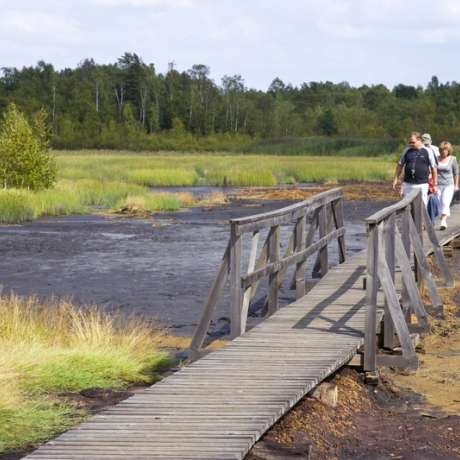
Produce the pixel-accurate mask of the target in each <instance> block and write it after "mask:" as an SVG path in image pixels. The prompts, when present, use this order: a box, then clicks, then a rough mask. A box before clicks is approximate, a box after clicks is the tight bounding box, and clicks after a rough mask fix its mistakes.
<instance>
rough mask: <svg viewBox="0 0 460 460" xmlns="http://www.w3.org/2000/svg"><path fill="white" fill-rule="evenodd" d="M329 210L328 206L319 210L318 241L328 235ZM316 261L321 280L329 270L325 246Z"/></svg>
mask: <svg viewBox="0 0 460 460" xmlns="http://www.w3.org/2000/svg"><path fill="white" fill-rule="evenodd" d="M328 211H329V208H328V206H322V207H321V208H320V210H319V214H318V228H319V238H320V240H321V239H322V238H324V237H326V236H327V234H328V230H329V228H328V225H329V222H330V216H329V212H328ZM318 261H319V271H320V276H321V278H322V277H323V276H325V275H326V273H327V271H328V269H329V259H328V251H327V245H324V246H322V247H321V249H320V250H319V253H318Z"/></svg>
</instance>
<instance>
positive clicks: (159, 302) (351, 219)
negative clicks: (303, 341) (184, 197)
mask: <svg viewBox="0 0 460 460" xmlns="http://www.w3.org/2000/svg"><path fill="white" fill-rule="evenodd" d="M289 204H292V201H282V200H268V201H260V200H256V201H255V200H250V199H249V200H248V199H245V200H237V199H236V200H233V201H231V202H230V203H228V204H226V205H222V206H218V207H209V208H190V209H186V210H184V211H180V212H175V213H163V214H155V216H154V217H152V218H151V219H134V218H126V217H117V216H114V215H113V216H103V215H90V216H70V217H60V218H46V219H40V220H37V221H34V222H31V223H27V224H24V225H14V226H0V254H1V259H0V260H1V263H0V285H2V286H3V292H4V293H8V292H10V291H14V292H15V293H17V294H20V295H34V294H35V295H38V296H40V297H43V298H46V297H50V296H59V297H61V296H64V297H71V298H73V300H74V302H76V303H77V304H82V305H83V304H97V305H100V306H102V307H103V308H105V309H108V310H116V311H120V312H122V313H125V314H141V315H143V316H145V317H146V318H149V319H152V320H156V321H158V322H159V323H160V324H161V325H164V326H167V327H168V328H171V333H173V334H180V335H190V334H191V333H192V332H193V328H194V325H195V324H196V322H197V320H198V317H199V314H200V312H201V309H202V305H203V302H204V300H205V298H206V295H207V292H208V290H209V287H210V285H211V283H212V280H213V277H214V276H215V274H216V270H217V268H218V266H219V262H220V259H221V257H222V255H223V253H224V250H225V247H226V245H227V241H228V237H229V226H228V219H230V218H234V217H242V216H247V215H251V214H256V213H260V212H266V211H270V210H273V209H277V208H281V207H283V206H286V205H289ZM387 204H388V202H384V201H382V202H371V201H348V202H345V205H344V214H345V219H346V231H347V236H346V239H347V242H348V247H347V250H348V252H349V253H353V252H356V251H358V250H360V249H362V248H363V247H364V241H365V227H364V222H363V219H364V218H365V217H366V216H368V215H370V214H372V213H373V212H375V211H376V210H378V209H380V208H381V207H383V206H385V205H387ZM287 238H288V229H283V230H282V244H283V245H284V246H286V243H287ZM247 243H248V242H247ZM330 248H331V257H330V263H331V264H333V263H335V255H336V252H337V248H336V244H331V245H330ZM334 254H335V255H334ZM263 288H264V287H263V286H261V289H262V291H261V292H262V294H263ZM292 298H293V292H292V291H290V290H288V289H284V290H283V291H282V293H281V303H284V304H286V303H289V301H291V300H292ZM227 305H228V298H227V297H226V296H225V295H224V296H223V298H222V300H221V302H220V304H219V307H218V314H217V318H221V320H220V321H218V322H216V323H214V325H213V327H214V329H216V330H218V331H223V332H225V326H226V321H227V320H226V317H227V316H228V313H227Z"/></svg>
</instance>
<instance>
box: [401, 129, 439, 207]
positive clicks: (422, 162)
mask: <svg viewBox="0 0 460 460" xmlns="http://www.w3.org/2000/svg"><path fill="white" fill-rule="evenodd" d="M403 170H404V179H403V183H402V194H403V195H404V196H405V195H407V194H408V193H410V192H411V191H412V190H421V191H422V198H423V202H424V203H425V205H426V204H427V203H428V178H429V177H430V173H431V176H432V179H433V191H434V192H436V191H437V187H438V175H437V170H436V160H435V158H434V154H433V153H432V152H431V151H429V150H428V149H427V148H426V147H425V146H424V145H423V143H422V136H421V134H420V133H419V132H417V131H413V132H412V133H410V136H409V148H407V149H406V150H405V151H404V152H403V154H402V155H401V158H400V159H399V161H398V164H397V165H396V170H395V175H394V179H393V190H396V187H397V186H398V184H399V177H400V176H401V173H402V171H403Z"/></svg>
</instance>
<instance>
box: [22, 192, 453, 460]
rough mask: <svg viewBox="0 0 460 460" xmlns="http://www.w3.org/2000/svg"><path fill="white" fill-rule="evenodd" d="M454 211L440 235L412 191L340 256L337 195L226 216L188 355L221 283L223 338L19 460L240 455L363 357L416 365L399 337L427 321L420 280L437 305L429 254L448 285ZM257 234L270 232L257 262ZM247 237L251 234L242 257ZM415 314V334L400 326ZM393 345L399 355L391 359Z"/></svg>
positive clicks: (405, 338) (365, 361)
mask: <svg viewBox="0 0 460 460" xmlns="http://www.w3.org/2000/svg"><path fill="white" fill-rule="evenodd" d="M452 214H453V216H452V217H451V219H450V227H449V230H448V231H447V232H443V233H442V234H437V233H436V232H435V231H434V230H433V229H432V227H431V224H430V223H429V221H428V217H427V215H426V211H425V208H424V206H423V205H422V202H421V196H420V195H417V194H413V195H411V196H409V197H407V198H405V199H403V200H401V201H400V202H399V203H397V204H395V205H394V206H391V207H389V208H386V209H385V210H382V211H381V212H379V213H377V214H375V215H374V216H371V217H370V218H368V219H367V227H368V249H367V251H366V250H365V251H362V252H360V253H358V254H357V255H355V256H353V257H351V258H349V259H348V260H346V250H345V238H344V234H345V229H344V227H343V209H342V194H341V191H340V189H334V190H331V191H329V192H325V193H321V194H319V195H317V196H315V197H312V198H310V199H308V200H306V201H303V202H301V203H297V204H294V205H292V206H289V207H287V208H283V209H281V210H278V211H275V212H272V213H268V214H261V215H258V216H252V217H249V218H244V219H235V220H232V221H231V235H230V241H229V244H228V247H227V249H226V251H225V254H224V257H223V259H222V263H221V266H220V269H219V271H218V274H217V277H216V279H215V281H214V283H213V285H212V288H211V290H210V293H209V296H208V298H207V301H206V304H205V308H204V311H203V315H202V318H201V320H200V323H199V325H198V327H197V330H196V332H195V335H194V337H193V341H192V348H193V351H194V353H195V355H196V356H199V355H200V354H201V352H202V346H203V343H204V341H205V338H206V332H207V330H208V328H209V324H210V322H211V319H212V317H213V313H214V308H215V306H216V303H217V300H218V298H219V294H220V292H221V291H222V289H223V288H224V286H225V282H226V280H227V279H229V281H230V291H231V315H230V316H231V321H232V323H231V324H232V330H231V334H232V336H233V338H234V339H233V341H232V342H231V343H230V344H229V345H228V346H226V347H225V348H223V349H219V350H217V351H214V352H212V353H209V354H206V355H205V356H203V357H201V358H200V359H197V360H196V361H194V362H193V363H191V364H190V365H188V366H186V367H184V368H182V369H181V370H180V371H178V372H177V373H175V374H173V375H171V376H170V377H167V378H165V379H164V380H162V381H161V382H159V383H157V384H155V385H153V386H152V387H150V388H148V389H146V390H144V391H143V392H142V393H140V394H136V395H135V396H132V397H131V398H129V399H127V400H125V401H123V402H121V403H120V404H118V405H116V406H115V407H112V408H110V409H108V410H106V411H104V412H103V413H101V414H99V415H96V416H93V417H92V418H91V419H89V420H88V421H87V422H85V423H82V424H81V425H79V426H77V427H76V428H74V429H72V430H70V431H68V432H66V433H64V434H62V435H61V436H59V437H58V438H57V439H55V440H53V441H50V442H48V443H47V444H45V445H44V446H42V447H40V448H39V449H38V450H36V451H35V452H33V453H32V454H31V455H29V456H28V457H27V458H30V459H42V460H43V459H50V460H51V459H62V460H67V459H68V460H71V459H75V460H76V459H86V460H87V459H94V460H96V459H101V460H103V459H121V458H123V459H138V460H144V459H145V460H147V459H155V458H161V459H177V460H187V459H200V460H206V459H209V460H217V459H222V460H223V459H243V458H244V457H245V456H246V454H247V453H248V452H249V450H250V449H251V447H252V446H253V445H254V443H255V442H256V441H257V440H258V439H259V438H260V437H261V436H262V435H263V434H264V433H265V431H266V430H268V429H269V428H270V427H271V426H272V425H273V424H274V423H275V422H276V421H277V420H278V419H279V418H280V417H282V416H283V415H284V414H285V413H286V412H287V411H288V410H289V409H290V408H291V407H292V406H293V405H295V404H296V403H297V402H298V401H299V400H300V399H301V398H302V397H303V396H304V395H306V394H307V393H308V392H310V391H311V390H312V389H313V388H314V387H315V386H316V385H317V384H318V383H320V382H321V381H322V380H323V379H325V378H326V377H327V376H329V375H331V374H332V373H334V372H335V371H336V370H337V369H339V368H340V367H341V366H343V365H345V364H347V363H348V362H349V361H350V360H351V359H352V358H353V357H355V356H361V357H362V365H363V367H364V370H365V371H367V372H370V373H372V372H375V371H376V368H377V365H378V364H380V363H382V364H391V365H395V366H415V365H416V363H417V358H416V355H415V351H414V346H413V344H412V341H411V339H410V332H411V329H414V328H418V329H423V328H424V327H426V324H427V312H426V311H425V307H424V305H423V303H422V301H421V298H420V294H419V287H420V284H421V283H423V284H424V285H425V286H426V287H427V288H428V291H429V293H430V296H431V299H432V303H433V307H432V308H433V311H438V312H439V311H440V309H442V306H441V302H440V298H439V296H438V293H437V289H436V285H435V283H434V281H433V277H432V275H431V272H430V270H429V267H428V264H427V262H426V258H425V256H426V255H427V254H429V253H433V254H434V256H435V258H436V261H437V263H438V265H439V267H440V269H441V272H442V274H443V277H444V283H445V284H447V285H452V277H451V275H450V273H449V270H448V268H447V265H446V262H445V260H444V256H443V251H442V249H441V246H442V245H443V244H445V243H447V242H449V241H451V240H452V239H453V238H455V237H456V236H458V235H460V205H456V206H455V207H454V209H453V213H452ZM281 225H283V226H284V227H283V233H286V232H285V231H284V230H285V229H286V226H287V228H288V227H289V225H291V226H293V228H292V230H293V231H292V234H291V236H290V238H289V240H288V242H287V244H286V251H285V253H284V254H283V256H281V253H280V235H281V231H280V226H281ZM423 228H425V231H426V236H425V237H423V236H424V233H425V232H424V231H423ZM264 230H265V231H267V232H268V235H267V237H266V240H265V243H264V244H263V245H262V247H261V250H260V254H258V252H259V251H258V242H259V236H260V234H261V232H263V231H264ZM316 233H318V235H316ZM244 235H249V236H250V248H251V249H250V252H249V256H248V257H246V258H245V257H243V255H244V254H243V252H244V243H245V242H244V241H243V240H244ZM438 238H440V242H439V241H438ZM333 240H337V242H338V262H339V264H338V265H336V266H335V267H333V268H329V265H330V260H328V259H329V257H330V254H329V253H328V245H329V244H330V243H331V242H332V241H333ZM315 254H317V257H316V262H315V264H314V270H315V272H317V273H318V274H320V275H321V280H320V281H319V282H318V283H317V284H316V285H315V286H314V287H313V289H311V290H310V291H309V292H308V293H307V294H306V295H305V271H306V266H307V259H308V258H309V257H311V256H313V255H315ZM242 260H244V261H247V262H248V271H244V272H243V269H242ZM290 267H292V269H293V271H294V274H293V283H292V287H293V288H295V290H296V296H297V300H296V301H295V302H293V303H292V304H290V305H289V306H287V307H286V308H281V309H279V308H278V298H279V296H278V292H279V289H280V287H281V285H282V280H283V278H284V277H285V276H287V275H290V273H289V268H290ZM264 278H268V287H267V292H268V294H267V302H266V310H267V318H266V319H265V320H264V321H263V322H261V323H260V324H258V325H257V326H256V327H254V328H253V329H251V330H249V331H247V332H246V326H247V321H246V320H247V314H248V308H249V305H250V302H251V299H253V298H254V296H255V294H256V292H257V289H258V286H259V283H260V282H261V281H263V279H264ZM412 313H415V314H416V316H417V324H415V325H412V324H410V322H409V321H408V319H410V318H411V317H412V316H413V315H412ZM382 319H383V320H382ZM398 344H400V345H401V349H402V353H400V354H397V353H393V354H392V353H391V351H392V350H393V349H394V348H395V347H396V346H397V345H398ZM381 348H385V349H386V350H385V353H383V352H382V351H381ZM357 353H359V354H358V355H357Z"/></svg>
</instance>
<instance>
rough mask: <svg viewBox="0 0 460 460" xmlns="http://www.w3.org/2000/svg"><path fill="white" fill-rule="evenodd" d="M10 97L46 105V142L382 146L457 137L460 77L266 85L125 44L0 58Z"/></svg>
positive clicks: (0, 104)
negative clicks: (147, 54) (10, 62)
mask: <svg viewBox="0 0 460 460" xmlns="http://www.w3.org/2000/svg"><path fill="white" fill-rule="evenodd" d="M305 73H306V77H308V70H307V69H306V72H305ZM10 102H14V103H15V104H16V105H17V106H18V108H19V109H20V110H22V111H23V112H25V113H26V114H29V115H31V114H34V113H36V112H38V111H39V110H41V109H44V110H45V111H46V113H47V114H48V125H49V126H50V134H51V145H52V146H53V147H54V148H60V149H80V148H96V149H99V148H108V149H130V150H189V151H190V150H195V151H199V150H208V151H210V150H211V151H215V150H220V151H225V150H229V151H243V152H244V151H248V152H253V153H258V151H259V150H260V151H263V152H269V151H270V145H271V144H276V145H277V146H282V145H283V143H291V144H292V142H293V140H295V139H297V140H298V139H309V140H310V145H311V140H312V139H324V138H329V140H330V142H329V145H331V146H332V147H331V148H335V147H334V146H337V142H339V143H340V146H341V147H343V146H345V147H347V146H349V147H353V146H354V145H355V144H357V141H356V140H357V139H360V140H365V141H367V142H369V141H371V140H372V141H373V142H372V145H380V146H382V145H383V146H386V147H387V148H384V152H387V151H388V150H392V149H394V148H395V147H397V146H398V144H400V142H401V140H402V139H403V138H404V137H405V136H406V134H407V133H408V132H409V131H411V130H414V129H417V130H420V131H429V132H431V134H432V136H433V137H434V139H435V140H441V138H442V139H449V140H451V141H452V142H455V143H459V142H460V83H457V82H455V81H453V82H445V83H441V82H440V81H439V80H438V78H437V77H436V76H433V77H432V78H431V81H430V82H428V83H427V85H426V87H422V86H417V87H415V86H409V85H404V84H398V85H396V86H395V87H394V88H392V89H389V88H387V87H386V86H384V85H382V84H378V85H371V86H368V85H363V86H360V87H353V86H351V85H350V84H348V83H347V82H341V83H332V82H329V81H326V82H308V83H307V82H305V83H302V84H301V85H300V86H293V85H291V84H288V83H285V82H283V81H282V80H281V79H279V78H274V79H273V81H272V83H271V84H270V86H269V88H268V89H267V90H266V91H262V90H256V89H251V88H248V87H246V84H245V81H244V78H243V76H241V75H225V76H224V77H223V78H222V79H221V81H220V82H216V81H215V80H214V79H213V78H212V77H211V69H210V68H209V67H208V66H206V65H203V64H197V65H193V66H192V68H191V69H189V70H186V71H179V70H177V69H176V66H175V64H174V63H173V62H171V63H170V64H169V66H168V71H167V72H166V73H159V72H157V71H156V69H155V65H154V64H151V63H150V64H147V63H145V62H144V61H143V60H142V58H141V57H140V56H138V55H137V54H135V53H125V54H123V56H121V57H120V58H119V59H118V60H117V62H116V63H113V64H97V63H96V62H95V61H94V60H93V59H85V60H83V61H82V62H81V63H80V64H79V65H78V66H77V67H76V68H74V69H70V68H66V69H63V70H56V69H55V68H54V67H53V65H52V64H49V63H46V62H43V61H40V62H38V63H37V65H35V66H33V67H23V68H22V69H17V68H11V67H4V68H2V69H1V74H0V114H1V113H2V112H4V110H5V109H6V107H7V106H8V104H9V103H10ZM334 140H335V141H334ZM331 142H332V143H331ZM334 142H335V143H334ZM294 143H295V142H294ZM358 144H359V142H358ZM335 149H336V150H337V148H335ZM279 150H280V149H278V148H277V152H276V153H280V152H279ZM281 150H282V148H281ZM294 150H295V149H294ZM301 150H302V146H300V151H301ZM384 152H378V151H376V152H373V153H376V154H378V153H384ZM281 153H282V152H281ZM287 153H299V152H296V151H292V149H291V150H290V151H289V152H287ZM315 153H322V152H318V151H317V152H315ZM364 153H365V154H370V153H371V152H368V151H367V152H364Z"/></svg>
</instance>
